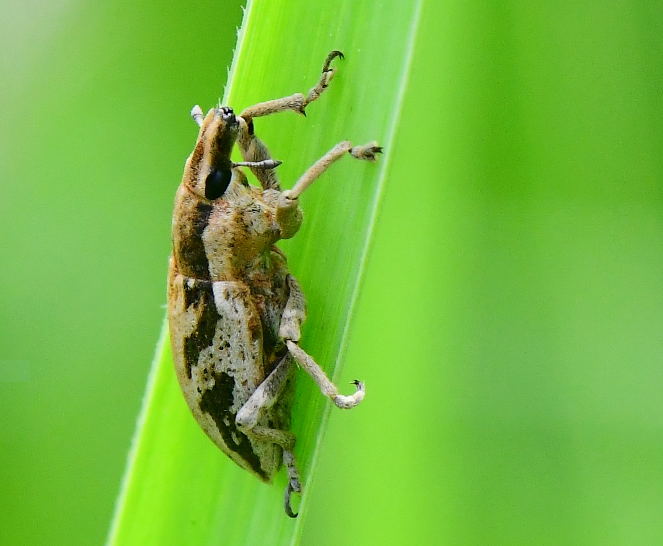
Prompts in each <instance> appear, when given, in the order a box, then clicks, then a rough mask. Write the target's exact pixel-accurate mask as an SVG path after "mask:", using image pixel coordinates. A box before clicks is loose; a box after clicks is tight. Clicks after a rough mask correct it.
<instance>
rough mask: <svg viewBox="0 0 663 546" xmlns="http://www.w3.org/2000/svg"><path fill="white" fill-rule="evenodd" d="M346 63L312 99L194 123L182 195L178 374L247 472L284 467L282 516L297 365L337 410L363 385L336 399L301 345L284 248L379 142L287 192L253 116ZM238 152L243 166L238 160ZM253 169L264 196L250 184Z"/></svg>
mask: <svg viewBox="0 0 663 546" xmlns="http://www.w3.org/2000/svg"><path fill="white" fill-rule="evenodd" d="M336 57H341V58H342V57H343V55H342V53H341V52H340V51H332V52H331V53H330V54H329V55H328V56H327V58H326V59H325V63H324V66H323V69H322V75H321V76H320V79H319V81H318V82H317V84H316V85H315V86H314V87H313V88H311V90H310V91H309V92H308V94H307V96H306V97H304V95H303V94H301V93H296V94H294V95H292V96H289V97H284V98H280V99H275V100H270V101H268V102H262V103H259V104H256V105H254V106H251V107H249V108H247V109H245V110H244V111H242V113H241V114H239V115H236V114H235V113H234V112H233V110H232V108H229V107H227V106H220V107H218V108H212V109H211V110H210V111H209V112H208V113H207V115H205V116H204V115H203V112H202V110H201V109H200V107H199V106H195V107H194V108H193V110H192V111H191V115H192V117H193V119H194V120H195V121H196V123H197V124H198V125H199V126H200V131H199V134H198V138H197V140H196V145H195V147H194V149H193V152H192V153H191V155H190V156H189V158H188V159H187V161H186V165H185V168H184V176H183V178H182V183H181V184H180V186H179V188H178V190H177V194H176V197H175V207H174V212H173V223H172V239H173V250H172V255H171V257H170V262H169V273H168V319H169V326H170V339H171V345H172V352H173V360H174V363H175V371H176V374H177V378H178V380H179V384H180V387H181V389H182V392H183V394H184V398H185V399H186V402H187V404H188V405H189V408H190V409H191V412H192V413H193V415H194V417H195V419H196V421H197V422H198V424H199V425H200V426H201V427H202V429H203V430H204V431H205V433H206V434H207V435H208V436H209V437H210V439H211V440H212V441H213V442H214V443H215V444H216V445H217V446H218V447H219V448H220V449H221V450H222V451H223V452H224V453H226V455H228V457H230V458H231V459H232V460H233V461H234V462H235V463H237V464H238V465H239V466H241V467H242V468H244V469H246V470H248V471H249V472H252V473H253V474H255V475H256V476H257V477H258V478H260V479H261V480H262V481H264V482H268V483H269V482H271V481H272V478H273V477H274V474H275V473H276V471H277V470H278V469H279V467H280V466H281V464H282V463H283V465H284V466H285V468H286V471H287V476H288V485H287V486H286V491H285V498H284V507H285V511H286V513H287V514H288V516H290V517H296V514H295V513H293V511H292V508H291V504H290V497H291V494H292V493H293V492H296V493H301V492H302V484H301V479H300V475H299V470H298V468H297V461H296V458H295V453H294V447H295V435H294V434H293V433H292V432H291V431H290V420H291V415H290V414H291V402H292V397H293V391H294V386H295V375H296V374H295V362H296V363H297V364H299V366H301V368H303V369H304V370H305V371H306V372H307V373H308V374H309V375H310V376H311V378H313V380H314V381H315V382H316V383H317V385H318V387H319V388H320V390H321V391H322V393H323V394H324V395H326V396H328V397H330V398H331V400H332V401H333V402H334V404H336V406H338V407H339V408H343V409H349V408H353V407H355V406H356V405H357V404H359V403H360V402H361V401H362V399H363V398H364V393H365V389H364V385H363V383H362V382H360V381H355V382H354V384H355V387H356V391H355V393H354V394H352V395H350V396H344V395H342V394H340V393H339V390H338V388H337V387H336V386H335V385H334V384H333V383H332V382H331V381H330V380H329V378H328V377H327V375H326V374H325V372H324V371H323V370H322V368H321V367H320V366H319V365H318V364H317V363H316V362H315V360H313V358H312V357H311V356H309V355H308V354H307V353H306V352H304V350H303V349H301V347H300V346H299V341H300V338H301V331H300V330H301V325H302V323H303V322H304V319H305V318H306V303H305V298H304V294H303V292H302V289H301V287H300V285H299V283H298V282H297V280H296V279H295V277H293V275H292V274H291V273H290V272H289V270H288V266H287V260H286V257H285V255H284V253H283V252H282V251H281V250H280V249H279V248H278V247H277V246H276V242H277V241H278V240H279V239H288V238H290V237H293V236H294V235H295V234H296V233H297V231H298V230H299V228H300V226H301V224H302V219H303V213H302V210H301V209H300V207H299V204H298V198H299V196H300V195H301V194H302V192H304V190H306V188H308V187H309V186H310V185H311V184H312V183H313V182H314V181H315V180H317V179H318V178H319V177H320V175H322V174H323V173H324V172H325V171H326V170H327V168H328V167H329V166H330V165H331V164H332V163H333V162H334V161H336V160H338V159H340V158H341V157H342V156H343V155H345V154H346V153H349V154H350V155H351V156H352V157H354V158H356V159H360V160H367V161H375V160H376V159H377V154H378V153H380V152H381V151H382V149H381V147H380V146H378V145H377V143H375V142H371V143H369V144H366V145H363V146H353V145H352V144H351V143H350V142H348V141H343V142H340V143H339V144H337V145H336V146H334V147H333V148H332V149H331V150H330V151H329V152H327V153H326V154H325V155H323V156H322V157H321V158H320V159H319V160H318V161H317V162H315V163H314V164H313V165H312V166H311V167H310V168H309V169H308V170H307V171H306V172H305V173H304V174H303V175H302V176H301V178H299V180H297V182H296V183H295V185H294V186H293V188H292V189H290V190H284V191H282V190H281V186H280V183H279V180H278V177H277V175H276V172H275V168H276V167H277V166H278V165H279V164H280V162H279V161H277V160H275V159H273V158H272V157H271V155H270V152H269V150H268V148H267V146H266V145H265V144H264V143H263V142H262V141H261V140H260V139H259V138H258V137H257V136H256V134H255V130H254V122H253V120H254V119H255V118H259V117H262V116H267V115H271V114H276V113H278V112H284V111H288V110H292V111H295V112H298V113H300V114H305V109H306V107H307V106H308V105H309V104H310V103H311V102H313V101H315V100H317V99H318V98H319V97H320V96H321V95H322V93H323V92H324V91H325V89H326V88H327V86H328V85H329V82H330V81H331V79H332V77H333V76H334V72H335V68H333V67H331V62H332V61H333V60H334V59H335V58H336ZM235 144H237V145H238V147H239V150H240V152H241V155H242V158H243V160H244V161H242V162H234V161H232V159H231V152H232V150H233V147H234V145H235ZM244 168H248V169H250V170H251V171H252V172H253V174H254V175H255V177H256V179H257V180H258V182H259V183H260V187H257V186H254V185H251V184H249V183H248V179H247V177H246V174H245V173H244V172H243V169H244Z"/></svg>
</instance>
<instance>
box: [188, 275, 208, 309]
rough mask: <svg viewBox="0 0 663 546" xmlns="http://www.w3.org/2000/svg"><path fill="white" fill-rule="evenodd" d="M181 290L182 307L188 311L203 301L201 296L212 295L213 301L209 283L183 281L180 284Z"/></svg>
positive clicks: (196, 280) (191, 280)
mask: <svg viewBox="0 0 663 546" xmlns="http://www.w3.org/2000/svg"><path fill="white" fill-rule="evenodd" d="M182 288H183V291H184V307H185V308H186V309H188V308H189V307H191V306H192V305H199V304H200V302H201V301H202V299H203V296H204V295H205V294H206V293H207V294H210V293H211V294H212V299H214V293H213V292H212V283H211V282H210V281H201V280H198V279H185V280H184V282H183V283H182Z"/></svg>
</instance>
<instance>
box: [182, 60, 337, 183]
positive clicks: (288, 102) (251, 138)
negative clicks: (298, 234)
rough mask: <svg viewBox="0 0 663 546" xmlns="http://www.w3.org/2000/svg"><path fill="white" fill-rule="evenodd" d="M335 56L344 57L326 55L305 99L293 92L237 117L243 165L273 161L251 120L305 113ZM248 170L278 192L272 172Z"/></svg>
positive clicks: (322, 87) (326, 79) (322, 86)
mask: <svg viewBox="0 0 663 546" xmlns="http://www.w3.org/2000/svg"><path fill="white" fill-rule="evenodd" d="M336 57H341V58H342V57H343V54H342V53H341V52H340V51H332V52H331V53H330V54H329V55H327V58H326V59H325V64H324V66H323V67H322V75H321V76H320V80H319V81H318V83H317V84H316V85H315V86H314V87H312V88H311V90H310V91H309V92H308V94H307V95H306V97H304V95H303V94H302V93H295V94H294V95H291V96H289V97H283V98H280V99H274V100H270V101H266V102H260V103H258V104H254V105H253V106H250V107H249V108H246V109H245V110H244V111H243V112H242V113H241V114H240V115H239V118H238V120H239V123H240V133H239V137H238V139H237V144H238V145H239V149H240V152H241V153H242V157H243V158H244V161H245V162H251V163H254V162H262V161H265V160H270V159H271V158H272V156H271V154H270V153H269V149H268V148H267V146H266V145H265V143H264V142H263V141H262V140H260V139H259V138H258V137H257V136H256V134H255V130H254V127H253V118H257V117H262V116H268V115H270V114H277V113H278V112H285V111H287V110H293V111H295V112H298V113H300V114H305V112H304V110H305V108H306V106H307V105H308V104H310V103H311V102H313V101H314V100H317V99H318V98H319V97H320V95H321V94H322V93H323V92H324V90H325V89H327V86H328V85H329V82H330V81H331V79H332V77H333V76H334V72H335V71H336V69H335V68H331V67H330V63H331V61H332V60H333V59H334V58H336ZM196 114H197V112H196ZM192 115H193V116H194V119H196V117H195V115H194V113H193V112H192ZM251 171H252V172H253V174H254V175H255V176H256V178H257V179H258V181H259V182H260V185H261V186H262V188H263V189H265V190H266V189H270V188H273V189H276V190H279V189H280V186H279V180H278V177H277V176H276V173H275V172H274V171H272V170H265V169H254V168H252V169H251Z"/></svg>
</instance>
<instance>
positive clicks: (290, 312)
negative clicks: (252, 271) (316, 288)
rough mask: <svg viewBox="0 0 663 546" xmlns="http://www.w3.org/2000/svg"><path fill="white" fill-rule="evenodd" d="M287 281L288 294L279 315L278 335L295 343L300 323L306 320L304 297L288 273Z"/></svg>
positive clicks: (297, 339) (293, 278)
mask: <svg viewBox="0 0 663 546" xmlns="http://www.w3.org/2000/svg"><path fill="white" fill-rule="evenodd" d="M287 283H288V288H289V290H290V294H289V296H288V301H287V303H286V305H285V309H284V310H283V315H282V316H281V327H280V328H279V336H280V337H281V338H283V339H290V340H292V341H294V342H295V343H297V342H299V339H300V338H301V335H302V334H301V325H302V323H303V322H304V320H306V298H305V297H304V292H302V289H301V287H300V286H299V283H298V282H297V279H295V277H293V276H292V275H288V277H287Z"/></svg>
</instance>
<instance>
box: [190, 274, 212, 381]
mask: <svg viewBox="0 0 663 546" xmlns="http://www.w3.org/2000/svg"><path fill="white" fill-rule="evenodd" d="M184 286H185V290H184V297H185V302H186V300H187V299H189V301H190V302H197V306H198V307H199V309H200V315H199V317H200V318H199V319H198V324H197V326H196V329H195V331H194V333H193V334H191V335H190V336H189V337H185V338H184V370H185V372H186V375H187V377H188V378H189V379H191V368H192V367H193V366H197V365H198V357H199V356H200V352H201V351H202V350H203V349H206V348H207V347H209V346H210V345H211V344H212V339H213V338H214V333H215V332H216V324H217V322H218V321H219V319H220V318H221V317H220V315H219V313H218V311H217V310H216V304H215V303H214V292H213V291H212V283H211V282H205V281H194V282H193V286H191V287H187V282H186V281H185V282H184ZM187 307H188V305H187Z"/></svg>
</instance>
